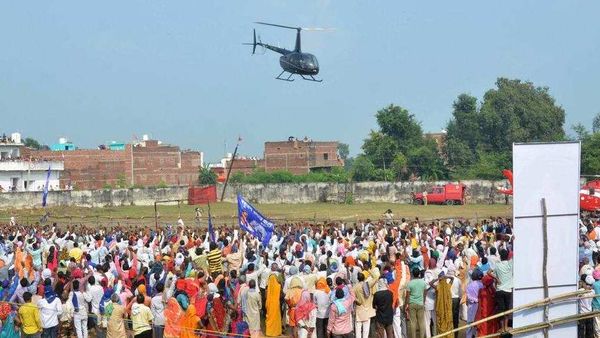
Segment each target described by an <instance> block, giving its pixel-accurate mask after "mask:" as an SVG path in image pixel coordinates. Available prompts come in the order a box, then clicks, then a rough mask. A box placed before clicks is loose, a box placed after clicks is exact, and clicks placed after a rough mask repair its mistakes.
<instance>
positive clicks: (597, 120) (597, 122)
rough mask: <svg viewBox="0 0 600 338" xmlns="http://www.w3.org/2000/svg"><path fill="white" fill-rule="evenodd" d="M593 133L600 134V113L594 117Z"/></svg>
mask: <svg viewBox="0 0 600 338" xmlns="http://www.w3.org/2000/svg"><path fill="white" fill-rule="evenodd" d="M592 132H594V133H600V113H598V114H596V116H594V120H593V121H592Z"/></svg>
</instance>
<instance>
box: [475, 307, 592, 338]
mask: <svg viewBox="0 0 600 338" xmlns="http://www.w3.org/2000/svg"><path fill="white" fill-rule="evenodd" d="M598 315H600V311H593V312H589V313H582V314H578V315H571V316H565V317H560V318H556V319H553V320H550V321H547V322H542V323H537V324H531V325H527V326H523V327H519V328H516V329H512V330H509V331H508V332H496V333H492V334H488V335H485V336H481V337H478V338H492V337H499V336H500V335H502V334H505V333H508V334H511V335H515V334H522V333H527V332H531V331H537V330H540V329H547V328H550V327H553V326H559V325H563V324H568V323H571V322H575V321H579V320H582V319H588V318H593V317H596V316H598Z"/></svg>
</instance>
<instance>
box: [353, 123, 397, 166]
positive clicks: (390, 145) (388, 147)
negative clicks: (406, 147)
mask: <svg viewBox="0 0 600 338" xmlns="http://www.w3.org/2000/svg"><path fill="white" fill-rule="evenodd" d="M362 149H363V151H364V153H365V155H366V156H367V157H368V158H369V160H370V161H371V162H372V163H373V164H374V165H375V166H376V167H377V168H383V167H385V166H389V165H390V163H391V162H392V160H393V159H394V156H395V154H396V153H397V152H398V151H399V147H398V142H397V141H396V140H394V138H393V137H391V136H389V135H385V134H383V133H381V132H377V131H371V133H370V134H369V138H367V139H366V140H365V141H364V143H363V146H362Z"/></svg>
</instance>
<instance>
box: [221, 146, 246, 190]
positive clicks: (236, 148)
mask: <svg viewBox="0 0 600 338" xmlns="http://www.w3.org/2000/svg"><path fill="white" fill-rule="evenodd" d="M241 140H242V138H241V137H238V141H237V143H236V145H235V149H234V150H233V156H232V157H231V163H229V169H227V177H225V184H224V185H223V191H222V192H221V202H223V198H225V189H227V183H229V175H231V168H233V162H234V161H235V155H237V151H238V147H239V146H240V141H241Z"/></svg>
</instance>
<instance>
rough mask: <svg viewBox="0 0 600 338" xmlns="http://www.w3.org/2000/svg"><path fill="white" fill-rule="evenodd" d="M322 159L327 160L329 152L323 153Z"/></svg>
mask: <svg viewBox="0 0 600 338" xmlns="http://www.w3.org/2000/svg"><path fill="white" fill-rule="evenodd" d="M323 159H324V160H325V161H327V160H328V159H329V154H327V153H325V154H323Z"/></svg>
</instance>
